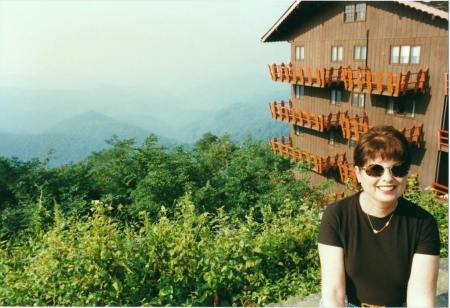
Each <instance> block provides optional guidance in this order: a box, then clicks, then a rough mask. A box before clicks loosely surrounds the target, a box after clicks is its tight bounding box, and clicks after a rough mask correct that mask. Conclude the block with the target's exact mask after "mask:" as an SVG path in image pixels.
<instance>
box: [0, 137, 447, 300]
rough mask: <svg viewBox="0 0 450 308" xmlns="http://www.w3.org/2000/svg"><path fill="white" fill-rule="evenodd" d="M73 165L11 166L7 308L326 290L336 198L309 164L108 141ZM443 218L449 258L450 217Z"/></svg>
mask: <svg viewBox="0 0 450 308" xmlns="http://www.w3.org/2000/svg"><path fill="white" fill-rule="evenodd" d="M109 144H110V148H109V149H106V150H102V151H100V152H97V153H93V154H92V155H90V156H89V157H88V158H87V159H85V160H83V161H81V162H79V163H76V164H72V165H64V166H61V167H58V168H49V167H48V161H39V160H31V161H27V162H22V161H19V160H14V159H7V158H2V157H0V281H2V283H1V284H0V305H2V306H3V305H40V306H44V305H66V306H73V305H75V306H78V305H83V306H84V305H114V306H119V305H120V306H122V305H131V306H138V305H158V306H162V305H183V306H184V305H196V306H201V305H209V306H212V305H213V304H219V305H228V306H229V305H264V304H268V303H271V302H280V301H282V300H284V299H286V298H287V297H288V296H291V295H306V294H309V293H312V292H317V291H318V290H319V279H320V277H319V264H318V257H317V248H316V246H317V243H316V238H317V232H318V226H319V222H320V213H321V211H322V208H323V206H324V204H323V203H324V200H325V199H326V197H328V194H329V193H328V188H327V185H326V184H324V185H323V186H321V187H315V188H314V187H311V185H309V182H308V180H307V176H302V178H303V179H302V180H300V181H299V180H295V178H294V176H293V172H292V170H293V169H295V168H296V169H297V172H300V173H301V172H303V170H304V166H301V165H299V166H294V165H292V163H291V162H289V161H288V160H286V159H283V158H281V157H278V156H275V155H273V154H272V153H271V151H270V150H269V148H268V147H267V145H266V144H264V143H259V142H257V143H254V142H251V141H250V140H247V141H246V142H243V143H241V144H235V143H233V142H231V140H230V138H229V137H228V136H226V135H225V136H222V137H217V136H215V135H212V134H206V135H204V136H203V138H201V139H200V140H198V142H197V143H196V144H195V146H194V148H192V149H189V150H187V149H185V148H182V147H178V148H173V149H171V150H168V149H165V148H164V147H162V146H160V145H158V144H157V140H156V138H155V136H149V137H148V138H147V139H146V140H145V142H144V143H143V144H142V146H136V145H135V143H134V142H133V140H120V139H118V138H112V139H111V140H109ZM406 195H407V197H408V198H410V199H412V200H414V201H415V202H417V203H419V204H421V205H422V206H424V207H426V208H427V209H428V210H429V211H430V212H432V213H433V215H435V217H436V218H437V219H438V221H439V224H440V231H441V234H442V235H441V236H442V240H443V242H444V245H445V247H444V248H443V250H442V255H446V254H447V250H446V247H447V241H448V236H447V225H448V220H447V207H446V206H445V205H443V204H441V203H439V202H438V201H436V199H434V198H432V197H431V195H429V194H423V193H421V192H420V191H418V190H417V188H416V187H415V186H414V185H411V187H410V189H409V190H408V192H407V194H406Z"/></svg>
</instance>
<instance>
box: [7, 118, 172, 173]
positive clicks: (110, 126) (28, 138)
mask: <svg viewBox="0 0 450 308" xmlns="http://www.w3.org/2000/svg"><path fill="white" fill-rule="evenodd" d="M151 133H152V132H150V131H148V130H146V129H143V128H140V127H137V126H134V125H130V124H128V123H123V122H121V121H118V120H115V119H113V118H110V117H108V116H105V115H103V114H101V113H99V112H96V111H88V112H85V113H82V114H78V115H76V116H74V117H72V118H69V119H66V120H64V121H61V122H59V123H57V124H56V125H54V126H52V127H51V128H49V129H47V130H46V131H45V132H44V133H41V134H36V135H18V134H12V133H0V155H3V156H6V157H17V158H19V159H21V160H29V159H31V158H35V157H37V158H43V157H46V156H47V155H48V153H49V151H50V150H54V154H53V155H52V157H53V158H52V160H51V165H52V166H56V165H61V164H64V163H70V162H76V161H79V160H81V159H83V158H85V157H87V156H88V155H89V154H90V153H92V152H94V151H99V150H101V149H104V148H106V147H107V146H108V144H107V143H106V142H105V141H106V140H108V139H110V138H111V137H112V136H113V135H117V136H118V137H119V138H122V139H123V138H134V139H135V141H136V143H137V144H141V143H142V141H143V140H144V139H145V138H146V137H147V136H148V135H150V134H151ZM158 139H159V143H161V144H164V145H166V146H174V145H175V144H177V143H178V142H177V141H175V140H172V139H170V138H167V137H164V136H158Z"/></svg>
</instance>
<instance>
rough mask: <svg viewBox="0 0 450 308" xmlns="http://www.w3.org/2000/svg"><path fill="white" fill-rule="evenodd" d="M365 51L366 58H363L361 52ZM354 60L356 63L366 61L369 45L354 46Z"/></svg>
mask: <svg viewBox="0 0 450 308" xmlns="http://www.w3.org/2000/svg"><path fill="white" fill-rule="evenodd" d="M363 48H364V50H365V52H364V58H363V57H362V56H361V51H362V50H363ZM357 49H358V50H359V52H358V56H356V50H357ZM353 60H354V61H366V60H367V45H354V46H353Z"/></svg>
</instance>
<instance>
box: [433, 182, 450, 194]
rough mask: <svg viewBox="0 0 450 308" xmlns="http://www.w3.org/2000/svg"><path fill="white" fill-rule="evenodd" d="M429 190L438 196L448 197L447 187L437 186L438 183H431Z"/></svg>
mask: <svg viewBox="0 0 450 308" xmlns="http://www.w3.org/2000/svg"><path fill="white" fill-rule="evenodd" d="M431 190H432V191H433V192H434V193H435V194H436V195H438V196H446V195H447V196H448V186H445V185H443V184H439V183H438V182H432V183H431Z"/></svg>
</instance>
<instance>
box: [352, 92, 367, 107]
mask: <svg viewBox="0 0 450 308" xmlns="http://www.w3.org/2000/svg"><path fill="white" fill-rule="evenodd" d="M355 96H356V97H357V99H356V104H355V103H354V101H355ZM361 97H362V103H363V104H362V106H361V104H360V102H361ZM351 105H352V107H353V108H360V109H364V108H365V107H366V95H365V94H364V93H358V92H353V93H352V98H351Z"/></svg>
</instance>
